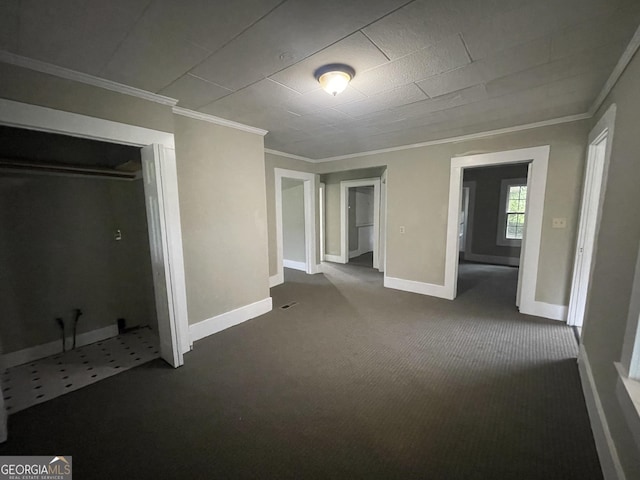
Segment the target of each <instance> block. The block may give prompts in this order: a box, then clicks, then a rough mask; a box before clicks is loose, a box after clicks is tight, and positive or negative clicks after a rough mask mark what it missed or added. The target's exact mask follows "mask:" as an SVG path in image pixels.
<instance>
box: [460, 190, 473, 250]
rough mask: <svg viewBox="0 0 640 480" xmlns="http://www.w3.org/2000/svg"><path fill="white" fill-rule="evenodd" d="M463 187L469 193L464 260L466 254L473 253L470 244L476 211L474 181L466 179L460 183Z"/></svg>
mask: <svg viewBox="0 0 640 480" xmlns="http://www.w3.org/2000/svg"><path fill="white" fill-rule="evenodd" d="M462 186H463V187H464V188H468V189H469V195H468V196H467V202H468V204H467V223H466V225H465V232H464V255H463V258H464V259H465V260H466V259H467V256H468V255H471V254H473V251H472V248H471V245H472V243H473V218H474V216H475V212H476V181H475V180H467V181H466V182H463V183H462Z"/></svg>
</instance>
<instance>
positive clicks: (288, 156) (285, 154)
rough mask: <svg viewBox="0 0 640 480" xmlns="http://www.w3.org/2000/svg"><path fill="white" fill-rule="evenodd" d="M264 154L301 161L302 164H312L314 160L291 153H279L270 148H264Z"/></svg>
mask: <svg viewBox="0 0 640 480" xmlns="http://www.w3.org/2000/svg"><path fill="white" fill-rule="evenodd" d="M264 153H270V154H271V155H278V156H279V157H285V158H292V159H294V160H302V161H303V162H309V163H314V162H316V160H313V159H311V158H307V157H302V156H300V155H294V154H293V153H287V152H280V151H278V150H272V149H271V148H265V149H264Z"/></svg>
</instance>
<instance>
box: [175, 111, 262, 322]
mask: <svg viewBox="0 0 640 480" xmlns="http://www.w3.org/2000/svg"><path fill="white" fill-rule="evenodd" d="M175 136H176V161H177V168H178V188H179V195H180V216H181V222H182V242H183V249H184V263H185V275H186V285H187V302H188V308H189V323H192V324H193V323H196V322H199V321H202V320H207V319H209V318H212V317H215V316H217V315H220V314H223V313H226V312H228V311H231V310H234V309H236V308H240V307H243V306H245V305H249V304H252V303H255V302H258V301H260V300H264V299H266V298H268V297H269V272H268V268H269V266H268V250H267V212H266V206H265V196H266V193H265V174H264V144H263V139H262V137H261V136H259V135H255V134H252V133H247V132H243V131H240V130H236V129H233V128H228V127H222V126H219V125H215V124H212V123H208V122H203V121H200V120H194V119H191V118H187V117H181V116H176V117H175Z"/></svg>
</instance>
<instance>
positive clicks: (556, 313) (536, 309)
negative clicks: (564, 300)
mask: <svg viewBox="0 0 640 480" xmlns="http://www.w3.org/2000/svg"><path fill="white" fill-rule="evenodd" d="M568 310H569V307H568V306H567V305H556V304H554V303H545V302H538V301H537V300H536V301H534V302H532V303H531V306H530V308H528V307H526V306H525V305H520V313H524V314H525V315H535V316H536V317H543V318H548V319H550V320H559V321H561V322H566V321H567V312H568Z"/></svg>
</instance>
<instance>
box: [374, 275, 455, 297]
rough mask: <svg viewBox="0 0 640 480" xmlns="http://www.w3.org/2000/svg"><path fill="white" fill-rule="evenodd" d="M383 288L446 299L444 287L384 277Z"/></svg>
mask: <svg viewBox="0 0 640 480" xmlns="http://www.w3.org/2000/svg"><path fill="white" fill-rule="evenodd" d="M384 286H385V287H386V288H393V289H394V290H402V291H404V292H411V293H419V294H421V295H429V296H432V297H439V298H445V299H446V298H447V289H446V288H445V286H444V285H435V284H433V283H425V282H416V281H414V280H405V279H404V278H395V277H388V276H386V275H385V276H384Z"/></svg>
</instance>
